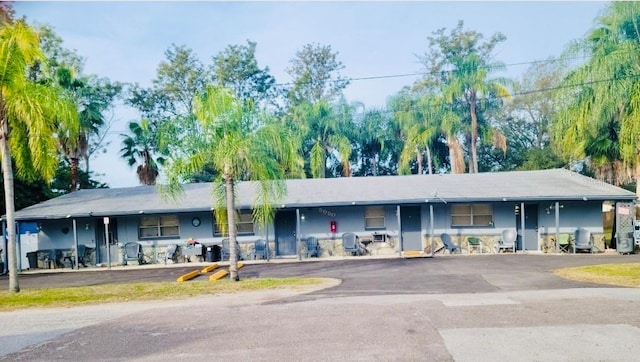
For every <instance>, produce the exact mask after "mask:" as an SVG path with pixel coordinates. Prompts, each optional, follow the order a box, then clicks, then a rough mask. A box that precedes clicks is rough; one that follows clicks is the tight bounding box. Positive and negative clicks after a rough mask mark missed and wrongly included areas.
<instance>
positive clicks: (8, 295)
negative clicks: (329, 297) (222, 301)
mask: <svg viewBox="0 0 640 362" xmlns="http://www.w3.org/2000/svg"><path fill="white" fill-rule="evenodd" d="M319 283H322V279H313V278H282V279H266V278H265V279H260V278H248V279H242V280H240V281H238V282H236V281H231V280H220V281H218V282H217V283H210V282H209V281H208V280H195V281H191V282H189V283H177V282H155V283H123V284H105V285H93V286H83V287H65V288H43V289H33V290H29V289H26V290H21V291H20V292H19V293H12V292H9V291H0V312H6V311H12V310H17V309H25V308H43V307H71V306H77V305H86V304H99V303H113V302H125V301H144V300H159V299H178V298H188V297H191V296H197V295H213V294H222V293H237V292H243V291H255V290H263V289H278V288H296V287H301V286H305V285H312V284H319Z"/></svg>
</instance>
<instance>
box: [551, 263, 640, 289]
mask: <svg viewBox="0 0 640 362" xmlns="http://www.w3.org/2000/svg"><path fill="white" fill-rule="evenodd" d="M554 274H555V275H557V276H559V277H562V278H566V279H571V280H577V281H581V282H590V283H597V284H609V285H616V286H623V287H633V288H639V287H640V263H626V264H601V265H588V266H580V267H575V268H564V269H558V270H556V271H554Z"/></svg>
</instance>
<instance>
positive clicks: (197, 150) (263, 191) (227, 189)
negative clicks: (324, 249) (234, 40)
mask: <svg viewBox="0 0 640 362" xmlns="http://www.w3.org/2000/svg"><path fill="white" fill-rule="evenodd" d="M194 105H195V108H194V110H195V116H196V118H197V122H198V124H199V126H200V130H201V133H200V134H199V135H192V134H181V133H173V131H175V129H179V128H174V129H166V130H165V131H166V132H169V133H170V138H171V139H174V140H175V142H177V143H179V144H180V145H183V146H184V149H183V153H182V154H181V155H179V156H178V157H174V155H171V157H170V158H169V160H168V163H167V179H168V185H167V189H166V191H167V192H168V193H169V195H176V192H177V191H178V190H179V187H180V182H181V181H182V179H183V178H184V177H185V176H190V175H191V174H192V173H193V171H194V170H201V169H203V168H204V167H205V166H209V167H211V168H213V169H215V170H217V171H218V175H219V176H218V177H217V178H216V180H215V182H214V186H213V187H214V193H213V195H214V210H215V217H216V222H217V223H218V225H219V226H221V230H222V231H223V233H226V234H227V235H228V236H229V248H230V255H231V256H230V258H229V259H230V260H229V262H230V267H229V269H230V278H231V279H232V280H239V276H238V264H237V262H238V260H237V255H238V254H237V251H236V237H237V232H236V222H235V212H236V197H237V195H236V192H237V189H236V183H237V182H238V181H239V180H242V179H247V180H251V181H256V182H257V184H256V187H257V191H258V192H257V193H256V199H255V200H254V209H253V216H254V220H255V221H256V222H257V223H258V224H259V225H266V224H267V223H268V222H270V220H272V218H273V215H274V212H275V210H274V208H273V205H274V204H275V203H274V201H277V200H278V199H279V198H280V197H282V196H283V195H284V194H285V192H286V188H285V185H284V182H283V181H282V180H283V179H284V176H285V175H286V173H287V172H290V171H292V170H298V171H297V173H298V174H299V173H300V172H301V165H300V160H299V152H298V150H299V144H298V143H297V142H292V140H296V138H295V137H289V134H288V133H287V132H286V130H283V129H282V128H281V127H279V126H278V125H277V124H276V123H274V122H271V121H270V120H269V119H268V118H265V116H264V115H263V114H261V113H260V112H258V111H256V110H255V109H251V108H247V107H245V105H243V104H242V102H241V101H240V100H239V99H238V98H236V97H235V96H234V95H233V93H232V92H230V91H229V90H226V89H223V88H219V87H214V86H208V87H207V89H206V91H205V92H204V93H203V94H202V96H200V97H197V98H196V100H195V103H194ZM172 130H173V131H172Z"/></svg>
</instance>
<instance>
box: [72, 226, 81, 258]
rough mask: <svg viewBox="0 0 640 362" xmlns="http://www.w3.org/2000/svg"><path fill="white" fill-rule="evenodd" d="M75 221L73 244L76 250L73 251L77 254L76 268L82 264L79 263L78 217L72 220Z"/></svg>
mask: <svg viewBox="0 0 640 362" xmlns="http://www.w3.org/2000/svg"><path fill="white" fill-rule="evenodd" d="M72 223H73V244H74V246H75V248H76V252H75V253H73V255H75V258H74V259H75V260H74V264H75V269H80V266H79V265H78V260H79V258H78V228H77V225H76V219H73V221H72Z"/></svg>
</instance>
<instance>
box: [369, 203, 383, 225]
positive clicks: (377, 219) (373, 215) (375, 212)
mask: <svg viewBox="0 0 640 362" xmlns="http://www.w3.org/2000/svg"><path fill="white" fill-rule="evenodd" d="M364 227H365V229H384V207H383V206H369V207H367V208H365V209H364Z"/></svg>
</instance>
